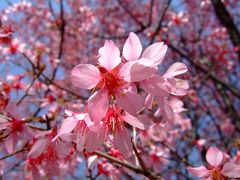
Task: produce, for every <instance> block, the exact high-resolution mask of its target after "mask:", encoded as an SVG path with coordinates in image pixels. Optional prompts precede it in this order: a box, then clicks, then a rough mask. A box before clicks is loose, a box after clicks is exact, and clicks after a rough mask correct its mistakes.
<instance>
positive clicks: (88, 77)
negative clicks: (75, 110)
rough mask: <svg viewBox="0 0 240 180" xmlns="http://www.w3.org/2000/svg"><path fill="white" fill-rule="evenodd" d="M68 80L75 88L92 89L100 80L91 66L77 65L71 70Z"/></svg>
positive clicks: (94, 68) (95, 69) (97, 71)
mask: <svg viewBox="0 0 240 180" xmlns="http://www.w3.org/2000/svg"><path fill="white" fill-rule="evenodd" d="M70 79H71V81H72V83H73V84H74V85H75V86H77V87H80V88H83V89H92V88H94V87H95V86H96V85H97V84H98V82H99V81H100V80H101V75H100V72H99V70H98V68H97V67H95V66H93V65H91V64H79V65H77V66H75V67H74V68H73V69H72V71H71V76H70Z"/></svg>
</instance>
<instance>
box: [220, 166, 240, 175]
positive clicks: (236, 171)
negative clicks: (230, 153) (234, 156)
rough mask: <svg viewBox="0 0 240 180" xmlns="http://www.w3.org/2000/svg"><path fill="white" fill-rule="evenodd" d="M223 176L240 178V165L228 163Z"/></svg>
mask: <svg viewBox="0 0 240 180" xmlns="http://www.w3.org/2000/svg"><path fill="white" fill-rule="evenodd" d="M222 174H223V175H224V176H227V177H229V178H240V165H238V164H234V163H232V162H227V163H226V164H225V165H224V166H223V170H222Z"/></svg>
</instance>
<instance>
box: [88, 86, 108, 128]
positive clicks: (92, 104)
mask: <svg viewBox="0 0 240 180" xmlns="http://www.w3.org/2000/svg"><path fill="white" fill-rule="evenodd" d="M108 106H109V103H108V94H107V91H105V90H104V89H100V90H98V91H96V92H95V93H94V94H93V95H92V96H91V97H90V98H89V99H88V113H89V116H90V118H91V120H92V121H93V122H94V123H95V124H99V122H100V121H101V120H102V118H103V117H105V115H106V112H107V110H108Z"/></svg>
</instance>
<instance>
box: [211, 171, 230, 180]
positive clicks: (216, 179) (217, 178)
mask: <svg viewBox="0 0 240 180" xmlns="http://www.w3.org/2000/svg"><path fill="white" fill-rule="evenodd" d="M211 177H212V179H213V180H226V177H224V176H223V175H222V173H221V169H219V168H216V169H213V170H212V171H211Z"/></svg>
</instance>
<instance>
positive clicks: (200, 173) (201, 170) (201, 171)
mask: <svg viewBox="0 0 240 180" xmlns="http://www.w3.org/2000/svg"><path fill="white" fill-rule="evenodd" d="M187 170H188V171H189V172H190V173H191V174H192V175H194V176H197V177H200V178H207V177H208V176H209V175H210V173H209V170H208V169H207V168H206V167H205V166H200V167H196V168H194V167H188V168H187Z"/></svg>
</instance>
